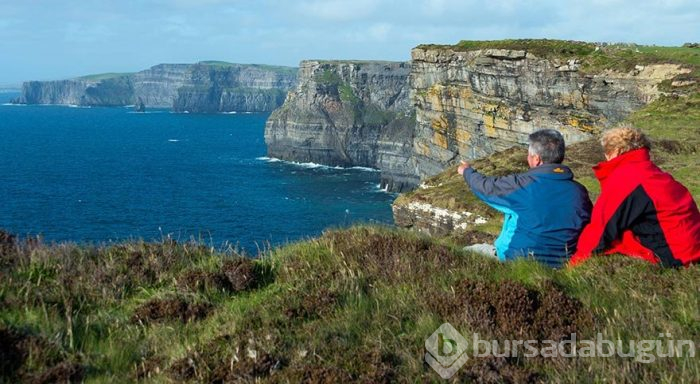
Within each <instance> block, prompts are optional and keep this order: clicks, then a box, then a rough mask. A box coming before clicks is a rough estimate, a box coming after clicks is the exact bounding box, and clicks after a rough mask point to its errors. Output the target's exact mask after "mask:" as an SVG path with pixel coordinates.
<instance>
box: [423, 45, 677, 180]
mask: <svg viewBox="0 0 700 384" xmlns="http://www.w3.org/2000/svg"><path fill="white" fill-rule="evenodd" d="M412 58H413V62H412V70H411V87H412V91H413V95H414V97H413V101H414V103H415V110H416V121H417V124H416V130H415V139H414V142H413V160H414V161H415V166H416V171H417V174H418V176H420V177H425V176H432V175H435V174H437V173H439V172H441V171H442V170H443V169H444V168H445V166H446V165H447V164H449V163H450V162H452V161H454V160H457V159H460V158H462V159H474V158H481V157H484V156H486V155H489V154H491V153H494V152H496V151H500V150H503V149H506V148H509V147H512V146H513V145H516V144H525V143H527V136H528V134H530V133H532V132H533V131H536V130H538V129H542V128H554V129H557V130H559V131H560V132H562V133H563V135H564V137H565V139H566V141H567V143H575V142H579V141H582V140H585V139H587V138H590V137H592V135H593V134H595V133H597V132H599V131H600V130H601V129H603V128H605V127H608V126H610V125H612V124H614V123H617V122H619V121H621V120H622V119H624V118H625V117H626V116H627V115H629V113H631V112H632V111H634V110H636V109H638V108H640V107H642V106H643V105H645V104H646V103H648V102H650V101H651V100H653V99H654V98H656V97H657V96H658V91H657V89H656V85H657V84H658V83H659V82H661V81H662V80H665V79H669V78H671V77H673V76H675V75H676V74H678V71H679V68H677V67H676V66H674V65H655V66H650V67H647V68H644V67H638V68H637V70H635V71H634V72H632V73H627V74H622V73H613V72H608V73H601V74H598V75H595V76H593V75H585V74H583V73H581V72H580V70H579V64H578V62H577V61H573V60H572V61H568V62H567V61H564V62H555V61H550V60H545V59H539V58H537V57H535V56H533V55H531V54H529V53H526V52H525V51H514V50H501V49H488V50H478V51H468V52H455V51H452V50H450V49H447V48H444V47H443V48H439V49H432V48H421V47H419V48H416V49H414V50H413V51H412Z"/></svg>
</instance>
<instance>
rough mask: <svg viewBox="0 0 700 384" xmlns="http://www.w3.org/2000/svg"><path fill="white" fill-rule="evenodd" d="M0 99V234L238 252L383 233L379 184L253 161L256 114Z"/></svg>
mask: <svg viewBox="0 0 700 384" xmlns="http://www.w3.org/2000/svg"><path fill="white" fill-rule="evenodd" d="M16 96H17V94H16V93H15V94H12V93H0V104H2V105H0V164H2V167H1V171H0V203H1V206H0V228H4V229H6V230H9V231H10V232H13V233H17V234H20V235H23V236H24V235H41V236H43V238H44V239H45V240H47V241H74V242H80V243H83V242H109V241H121V240H125V239H141V238H143V239H145V240H158V239H161V238H162V237H163V236H167V235H170V236H171V237H173V238H175V239H178V240H180V241H185V240H189V239H191V238H192V237H194V238H195V239H198V240H201V241H204V242H206V243H207V244H211V245H212V246H217V247H220V246H222V245H223V244H224V243H229V244H234V245H235V244H238V245H239V246H240V247H241V248H243V249H245V250H246V251H248V252H249V253H252V254H255V253H256V252H257V249H258V248H266V247H268V245H277V244H281V243H286V242H289V241H294V240H298V239H302V238H306V237H310V236H314V235H318V234H319V233H321V232H322V231H323V229H325V228H327V227H339V226H346V225H349V224H352V223H356V222H379V223H391V222H392V217H391V207H390V204H391V201H392V200H393V199H394V198H395V196H394V195H392V194H388V193H385V192H383V191H381V190H379V188H378V184H379V173H378V172H375V171H370V170H363V169H335V168H329V167H322V166H316V165H310V164H307V165H298V164H291V163H287V162H281V161H275V160H274V159H267V158H265V157H264V156H265V153H266V148H265V143H264V139H263V131H264V126H265V120H266V119H267V117H268V114H214V115H201V114H175V113H170V112H169V111H168V110H164V109H161V110H149V111H148V112H147V113H145V114H139V113H134V112H132V110H131V109H130V108H101V107H100V108H97V107H95V108H71V107H65V106H14V105H7V104H5V103H7V102H9V100H10V99H11V98H13V97H16Z"/></svg>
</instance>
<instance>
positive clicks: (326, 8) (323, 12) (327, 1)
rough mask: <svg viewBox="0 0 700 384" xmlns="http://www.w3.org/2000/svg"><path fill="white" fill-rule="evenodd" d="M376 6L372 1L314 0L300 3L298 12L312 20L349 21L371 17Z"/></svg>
mask: <svg viewBox="0 0 700 384" xmlns="http://www.w3.org/2000/svg"><path fill="white" fill-rule="evenodd" d="M378 4H379V1H373V0H315V1H303V2H301V3H300V4H299V10H300V11H301V12H302V13H303V14H306V15H309V16H311V17H312V19H313V18H317V19H321V20H324V21H350V20H360V19H363V18H366V17H368V16H370V15H372V13H373V12H374V10H375V9H376V8H377V6H378Z"/></svg>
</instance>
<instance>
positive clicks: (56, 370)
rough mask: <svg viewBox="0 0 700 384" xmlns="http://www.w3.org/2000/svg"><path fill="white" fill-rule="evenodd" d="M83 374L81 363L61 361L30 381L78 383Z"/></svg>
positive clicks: (42, 383)
mask: <svg viewBox="0 0 700 384" xmlns="http://www.w3.org/2000/svg"><path fill="white" fill-rule="evenodd" d="M83 374H84V370H83V367H82V366H81V365H79V364H76V363H68V362H63V363H60V364H58V365H55V366H53V367H51V368H49V369H47V370H46V371H44V372H43V373H42V374H40V375H39V376H37V377H36V378H34V379H33V380H30V382H31V383H34V384H49V383H80V382H81V381H82V380H83Z"/></svg>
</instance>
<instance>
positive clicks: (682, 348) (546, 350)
mask: <svg viewBox="0 0 700 384" xmlns="http://www.w3.org/2000/svg"><path fill="white" fill-rule="evenodd" d="M425 350H426V354H425V361H426V362H427V363H428V365H430V366H431V367H432V368H433V369H434V370H435V371H436V372H437V373H438V374H439V375H440V377H442V378H443V379H449V378H451V377H452V376H454V374H455V373H457V371H458V370H459V369H460V368H462V366H463V365H464V363H466V362H467V360H468V359H469V358H470V355H469V354H468V353H467V351H469V352H470V353H471V358H473V359H479V358H483V357H488V356H495V357H515V358H520V357H524V358H532V357H537V356H540V357H543V358H575V359H579V358H607V357H612V356H617V357H620V358H627V359H633V360H634V361H636V362H638V363H643V364H649V363H653V362H654V361H656V360H657V359H659V358H686V357H693V358H694V357H695V351H696V347H695V342H694V341H693V340H690V339H681V340H675V339H673V338H672V336H671V334H670V333H659V338H658V339H654V340H651V339H644V340H625V341H624V342H623V340H620V339H617V340H610V339H608V338H607V337H605V335H603V334H602V333H597V334H596V336H595V338H594V339H590V340H587V339H578V338H577V335H576V333H572V334H571V335H570V338H568V339H561V340H483V339H482V338H481V337H480V336H479V334H478V333H474V334H473V335H472V340H471V341H468V340H467V339H465V338H464V336H462V335H461V334H460V333H459V332H458V331H457V330H456V329H455V328H454V327H453V326H452V325H450V323H444V324H442V325H441V326H440V327H439V328H438V329H437V330H436V331H435V332H433V334H432V335H430V337H429V338H428V339H427V340H425Z"/></svg>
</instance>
